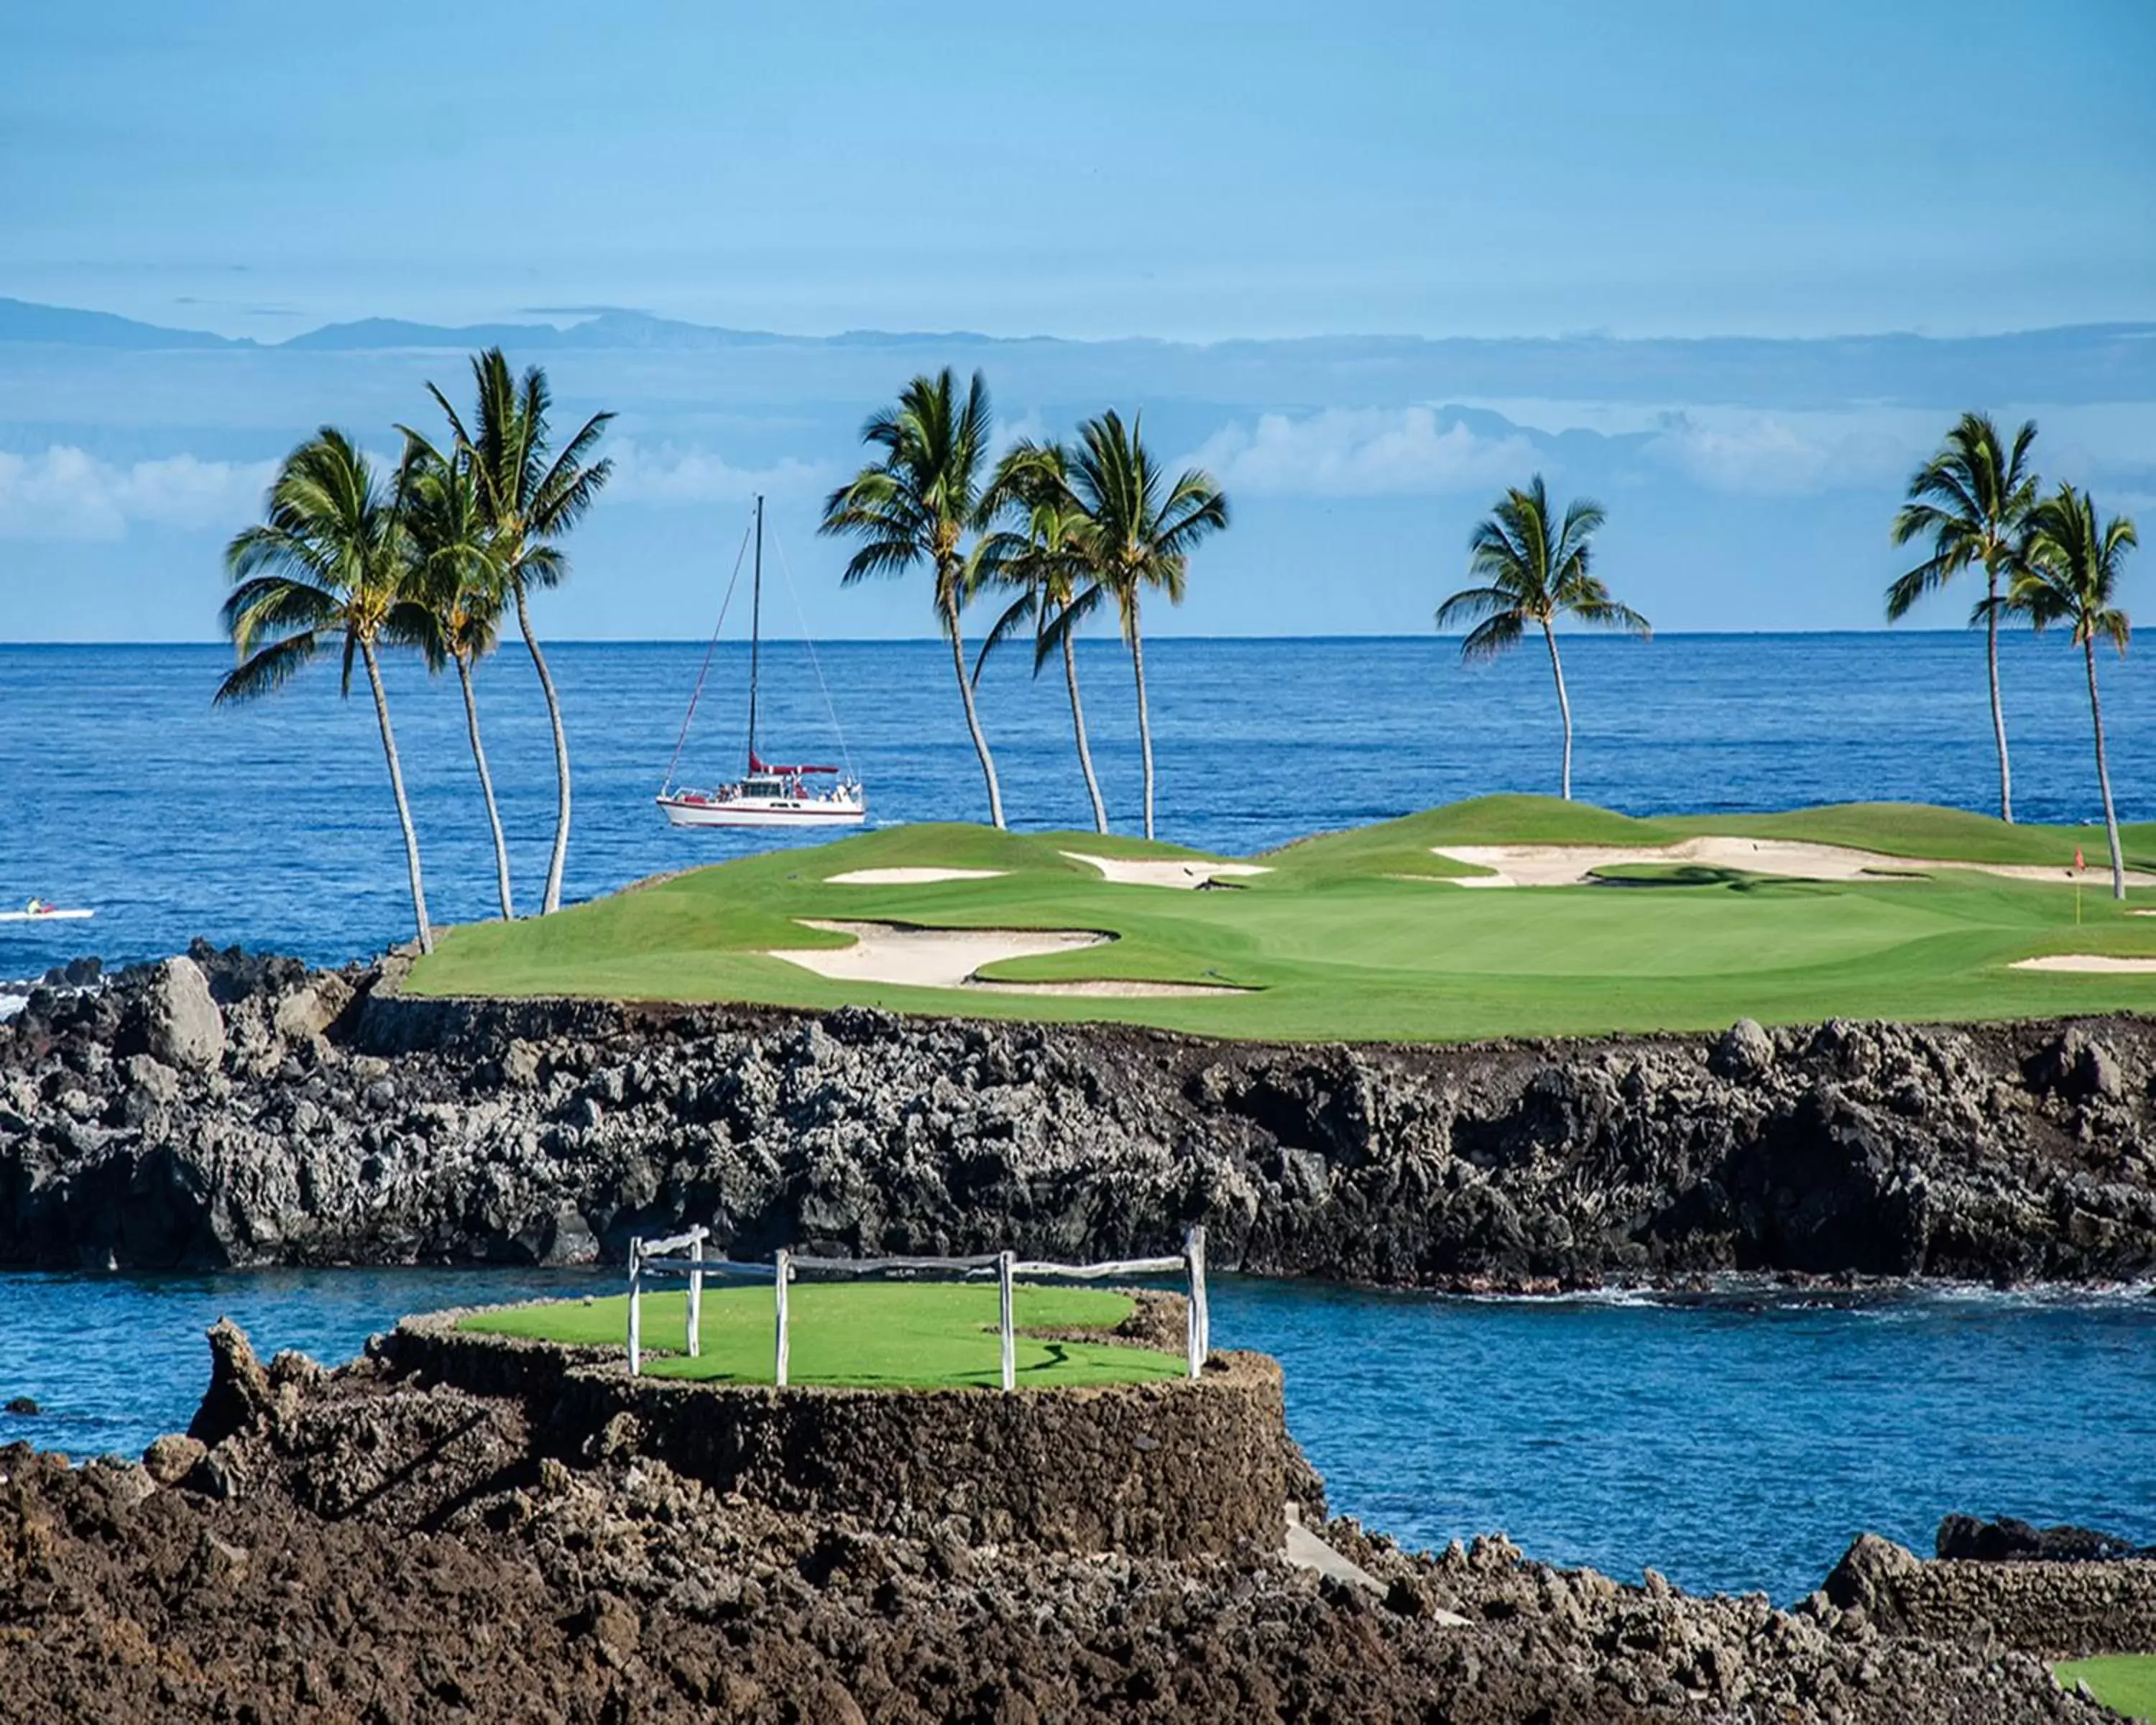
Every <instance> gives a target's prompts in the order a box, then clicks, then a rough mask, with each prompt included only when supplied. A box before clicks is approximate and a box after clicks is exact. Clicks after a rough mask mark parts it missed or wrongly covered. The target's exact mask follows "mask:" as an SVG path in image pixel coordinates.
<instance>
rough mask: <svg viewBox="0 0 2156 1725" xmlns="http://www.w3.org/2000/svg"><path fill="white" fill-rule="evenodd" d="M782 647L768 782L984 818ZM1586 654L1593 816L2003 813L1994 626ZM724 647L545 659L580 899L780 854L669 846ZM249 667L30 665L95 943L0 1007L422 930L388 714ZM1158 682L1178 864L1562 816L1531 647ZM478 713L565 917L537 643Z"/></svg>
mask: <svg viewBox="0 0 2156 1725" xmlns="http://www.w3.org/2000/svg"><path fill="white" fill-rule="evenodd" d="M764 651H765V654H766V660H765V675H764V679H763V701H762V718H761V730H760V736H761V737H762V747H763V752H764V753H765V754H766V755H767V757H773V758H782V759H804V758H805V759H815V760H825V759H828V760H829V761H831V762H834V763H835V764H841V765H850V766H851V767H852V768H854V769H855V771H857V772H858V773H860V775H861V776H862V777H863V778H864V779H865V781H866V783H867V786H868V791H869V808H870V820H871V822H872V823H875V824H888V823H892V822H901V821H924V820H949V819H984V818H985V799H984V797H983V791H982V787H981V778H980V773H979V770H978V767H977V765H976V763H975V762H974V759H973V750H972V747H971V746H970V744H969V743H968V740H967V737H966V732H965V727H964V725H963V722H962V717H961V714H960V710H959V706H958V701H957V694H956V691H955V690H954V688H953V686H952V675H951V665H950V656H949V652H948V649H947V648H945V647H944V646H943V645H942V644H941V643H940V642H936V641H897V642H837V643H833V644H828V645H825V646H824V647H822V648H820V649H814V650H813V651H812V649H807V648H805V647H804V646H803V645H802V644H798V643H793V642H776V643H767V644H766V645H765V649H764ZM1563 651H1564V653H1565V655H1566V675H1567V679H1568V683H1569V685H1570V686H1571V691H1572V698H1573V710H1574V714H1575V718H1576V722H1577V726H1578V736H1577V742H1576V744H1575V757H1574V769H1573V777H1574V783H1573V788H1574V792H1575V793H1576V794H1577V795H1578V796H1579V797H1581V798H1584V799H1586V800H1589V801H1592V802H1595V803H1603V804H1604V805H1606V806H1608V807H1610V808H1614V809H1622V810H1625V812H1627V813H1630V814H1655V813H1658V812H1661V813H1670V812H1702V811H1705V812H1711V811H1713V810H1716V809H1785V808H1790V807H1794V806H1798V805H1801V804H1804V803H1826V802H1840V801H1860V800H1875V799H1906V800H1911V801H1922V802H1933V803H1951V804H1956V805H1958V806H1961V807H1963V808H1969V809H1979V810H1989V809H1993V808H1994V806H1995V798H1996V778H1995V768H1994V757H1993V754H1992V746H1991V733H1990V722H1989V713H1988V711H1987V706H1986V701H1985V697H1984V667H1983V642H1982V638H1981V637H1980V636H1979V634H1976V633H1974V632H1969V633H1951V634H1949V633H1928V634H1918V633H1912V634H1899V633H1893V634H1888V633H1876V634H1790V635H1671V636H1665V637H1661V638H1659V639H1655V641H1653V642H1651V643H1647V644H1640V643H1635V642H1630V641H1625V640H1615V639H1603V638H1574V639H1567V640H1565V641H1564V643H1563ZM704 652H705V648H704V644H702V643H700V642H667V643H654V644H599V643H585V642H565V643H561V644H557V645H555V646H553V647H552V648H551V649H550V657H551V662H552V665H553V667H554V670H555V674H556V676H557V680H558V681H559V684H560V685H561V690H562V701H563V706H564V708H565V710H566V714H567V730H568V736H569V744H570V749H571V752H572V761H573V763H574V768H575V779H574V783H575V794H576V811H575V826H574V833H573V837H572V844H571V849H570V853H569V867H568V875H567V896H568V898H570V899H571V900H575V899H581V898H588V897H591V896H596V895H598V894H601V893H604V892H608V891H612V890H613V889H614V888H616V887H619V886H622V885H624V883H626V882H629V881H631V880H638V879H640V878H642V877H644V876H645V875H653V874H657V873H660V872H662V871H665V870H673V869H678V868H681V867H684V866H687V865H691V864H695V863H698V862H703V861H709V860H719V859H721V858H724V857H727V856H731V855H740V854H741V853H742V850H744V849H745V848H747V846H749V845H767V844H770V843H773V842H774V840H773V838H772V837H771V836H770V835H756V836H754V837H751V838H743V837H742V836H740V835H738V834H726V833H723V832H709V831H706V832H686V833H685V832H677V831H675V830H673V829H670V828H669V827H667V825H666V824H665V821H664V819H662V818H661V816H660V814H659V812H658V810H657V809H655V808H654V807H653V804H652V801H651V799H652V797H653V795H654V793H656V792H657V791H658V790H659V788H660V784H661V783H662V782H663V780H664V778H665V774H666V771H667V767H668V763H669V760H670V757H672V755H673V753H674V751H675V746H676V743H677V741H680V731H681V726H682V721H683V716H684V713H685V710H686V707H687V705H688V702H689V699H690V692H691V691H692V690H693V689H694V688H695V687H696V681H697V674H698V667H699V665H700V663H701V660H702V659H703V656H704ZM2003 658H2004V669H2003V680H2004V683H2005V695H2006V701H2007V703H2008V706H2007V711H2008V717H2009V722H2010V726H2011V732H2012V737H2013V741H2014V747H2015V791H2016V801H2017V806H2018V809H2019V812H2020V814H2021V816H2022V817H2023V819H2041V820H2051V821H2069V822H2077V821H2092V820H2100V819H2101V814H2102V810H2101V805H2100V803H2099V802H2098V800H2097V788H2096V775H2095V770H2094V766H2093V762H2092V752H2091V748H2090V742H2089V723H2088V707H2087V694H2086V690H2085V687H2084V685H2083V682H2082V669H2081V662H2080V656H2079V655H2078V654H2077V653H2076V651H2075V650H2074V649H2072V648H2071V646H2070V645H2068V644H2066V642H2065V641H2064V640H2063V639H2035V638H2032V637H2030V636H2027V635H2025V634H2014V635H2011V636H2010V637H2008V638H2007V639H2006V641H2005V652H2004V655H2003ZM228 662H229V660H228V654H227V652H226V651H225V650H224V649H220V648H217V647H213V646H201V647H193V646H139V647H126V646H122V647H88V646H85V647H22V646H0V809H4V811H5V813H4V819H0V904H13V903H19V902H21V901H23V900H26V899H28V898H30V897H31V896H38V897H42V898H44V899H48V900H52V901H59V902H63V903H66V904H70V905H80V906H87V907H90V908H92V909H94V910H95V911H96V912H97V916H96V918H95V921H94V922H90V923H86V924H85V923H55V924H44V925H38V926H26V925H23V924H0V978H10V977H12V978H21V977H24V976H29V975H34V974H36V973H38V972H41V971H42V970H44V968H46V967H47V966H49V965H51V964H54V963H58V962H60V961H61V960H64V959H66V958H68V957H73V956H74V955H76V954H78V953H83V952H95V953H98V954H100V956H102V957H105V959H106V960H107V961H108V962H121V961H128V960H135V959H141V958H146V957H156V956H159V955H162V954H164V953H167V952H174V951H177V950H179V949H180V948H182V947H184V946H185V945H186V944H187V942H188V940H189V939H191V938H193V937H195V936H198V935H200V936H204V937H208V938H209V939H211V940H213V941H214V942H218V944H220V945H227V944H230V943H233V942H239V943H242V944H244V945H246V946H248V947H273V948H276V949H279V950H282V951H286V952H296V953H298V954H300V955H301V956H303V957H307V958H309V959H311V960H315V961H316V962H321V963H336V962H342V961H344V960H346V959H349V958H353V957H359V956H362V955H364V954H368V953H372V952H378V951H380V950H381V949H382V947H384V946H386V945H387V944H388V943H390V942H393V941H397V940H400V939H405V938H408V937H409V935H410V932H411V915H410V910H409V906H408V900H407V897H406V888H405V883H404V861H403V851H402V848H401V845H400V844H399V841H398V832H397V824H396V818H395V814H394V810H393V805H392V803H391V801H390V797H389V790H388V778H387V775H386V773H384V770H383V767H382V752H381V748H380V746H379V744H378V742H377V738H376V732H375V726H374V719H373V713H372V705H371V703H370V701H368V700H367V692H366V690H365V688H364V686H363V685H361V686H359V687H357V688H356V689H355V691H354V692H353V696H352V699H350V700H348V701H345V700H340V699H339V698H338V693H337V686H336V669H335V667H334V665H331V664H324V665H319V666H317V667H316V668H315V670H314V671H313V672H311V673H310V674H309V675H305V676H304V677H302V678H301V679H300V680H299V681H297V682H296V683H295V684H294V685H291V686H290V687H289V688H287V689H286V690H285V691H281V692H280V693H279V694H278V695H276V696H273V697H271V698H270V699H269V700H267V701H263V702H260V703H259V704H257V705H255V706H251V707H244V708H236V709H213V708H212V706H211V705H210V696H211V693H212V691H213V690H214V689H215V687H216V686H217V683H218V679H219V677H220V676H221V675H223V671H224V670H225V669H226V667H227V666H228ZM1147 671H1148V674H1149V678H1150V685H1151V697H1152V714H1153V727H1154V747H1155V753H1156V756H1157V757H1158V768H1159V793H1158V794H1159V833H1160V836H1161V837H1163V838H1164V839H1174V840H1178V841H1179V842H1182V843H1184V844H1188V845H1198V846H1201V847H1204V848H1207V849H1211V850H1221V851H1227V852H1233V853H1247V852H1250V851H1255V850H1261V849H1263V848H1265V847H1266V846H1269V845H1277V844H1280V843H1281V842H1283V841H1285V840H1286V839H1293V838H1296V837H1298V836H1300V835H1301V834H1305V833H1309V832H1312V831H1318V830H1322V829H1330V828H1336V827H1342V826H1347V825H1352V824H1357V823H1360V822H1365V821H1371V820H1377V819H1383V818H1385V817H1388V816H1391V815H1397V814H1406V813H1408V812H1409V811H1411V810H1414V809H1423V808H1427V807H1429V806H1430V805H1431V804H1433V803H1443V802H1448V801H1450V800H1452V799H1454V798H1460V797H1468V796H1473V795H1476V794H1479V793H1484V792H1490V791H1541V792H1548V793H1554V792H1555V790H1556V788H1557V783H1558V747H1559V733H1558V719H1557V712H1556V706H1555V702H1554V699H1553V695H1552V692H1551V687H1550V679H1549V667H1548V661H1547V659H1546V658H1545V657H1544V656H1543V655H1542V654H1541V652H1540V650H1539V649H1534V650H1522V652H1520V653H1518V654H1516V655H1513V656H1512V658H1510V659H1508V660H1504V661H1502V662H1501V663H1499V664H1497V665H1491V666H1487V667H1476V668H1470V667H1466V666H1463V665H1461V664H1460V660H1459V654H1458V650H1457V647H1456V645H1455V644H1454V643H1451V642H1448V641H1444V640H1440V639H1436V638H1435V637H1430V638H1417V639H1327V640H1278V639H1249V640H1240V639H1238V640H1200V639H1174V638H1163V639H1160V640H1158V641H1154V642H1151V643H1148V644H1147ZM2102 676H2103V678H2104V680H2105V684H2104V700H2105V712H2106V719H2107V725H2108V726H2109V732H2110V738H2111V752H2112V772H2113V774H2114V776H2115V782H2116V790H2117V799H2118V804H2119V813H2120V815H2121V818H2122V819H2129V820H2131V819H2150V818H2152V817H2156V747H2152V741H2156V677H2152V676H2151V675H2149V673H2148V670H2147V668H2146V665H2145V661H2144V660H2143V659H2141V658H2138V657H2133V656H2129V657H2128V658H2127V659H2125V660H2117V659H2115V658H2112V657H2110V656H2108V655H2107V657H2106V658H2105V659H2104V660H2103V662H2102ZM1081 680H1082V683H1083V687H1084V690H1085V693H1086V712H1087V717H1088V720H1089V721H1090V726H1091V733H1092V737H1093V743H1094V753H1095V759H1096V762H1097V764H1098V767H1099V770H1100V773H1101V779H1102V782H1103V787H1104V789H1105V791H1106V797H1107V800H1108V803H1109V808H1110V812H1111V817H1112V818H1113V819H1114V821H1115V824H1116V826H1117V828H1118V829H1120V830H1122V831H1126V832H1129V831H1134V830H1136V829H1137V825H1138V814H1139V797H1140V792H1139V771H1138V761H1137V741H1136V726H1135V709H1134V703H1133V701H1132V693H1131V683H1130V675H1129V670H1128V660H1127V659H1126V658H1125V656H1124V655H1122V652H1121V650H1120V649H1119V648H1118V647H1117V646H1116V644H1115V643H1114V642H1113V641H1111V640H1089V641H1087V642H1086V643H1085V644H1084V647H1083V649H1082V652H1081ZM388 681H389V685H390V701H391V712H392V716H393V721H394V723H395V725H396V727H397V735H398V744H399V747H400V750H401V752H402V755H403V766H404V772H405V775H406V778H407V782H408V784H409V787H410V789H411V795H412V800H413V808H414V811H415V814H416V819H417V824H418V829H419V834H420V839H421V843H422V846H423V856H424V861H425V865H426V872H427V882H428V888H429V896H430V899H431V903H432V908H433V911H434V918H435V920H436V921H437V922H458V921H463V920H467V919H470V918H473V917H477V916H490V915H492V914H494V911H495V893H494V868H493V861H492V855H491V848H490V841H489V839H488V835H487V831H486V825H485V819H484V816H483V814H482V812H481V809H480V802H479V797H478V792H477V788H476V786H475V781H474V775H473V772H472V768H471V763H470V756H469V754H468V753H467V752H466V749H465V737H464V716H463V710H462V706H461V704H460V703H459V700H458V697H457V691H456V685H455V682H454V678H444V679H441V680H437V681H434V682H433V683H431V684H430V683H429V680H428V679H427V677H426V676H425V675H424V673H423V670H422V669H421V668H420V667H419V666H418V665H417V664H415V663H413V662H412V661H411V660H398V661H394V662H393V664H392V665H391V669H390V674H389V678H388ZM746 685H747V648H746V646H745V645H743V644H740V643H737V642H731V641H729V642H725V643H721V644H720V646H719V648H718V649H717V651H716V654H715V655H714V656H713V660H712V664H711V675H710V677H709V679H708V680H707V682H706V686H705V689H704V692H703V696H702V699H701V703H700V705H699V708H698V711H697V715H696V724H695V726H693V728H692V729H691V730H690V733H689V735H688V737H687V738H686V742H685V746H684V747H683V749H682V756H681V766H680V778H682V779H684V780H685V781H687V782H689V783H696V782H699V781H702V782H710V781H712V780H715V779H718V778H726V777H731V776H732V775H733V774H734V773H737V772H738V771H739V770H740V768H741V765H742V752H743V747H744V742H745V722H746V701H747V696H746ZM826 688H828V691H829V706H828V708H827V706H826V704H825V701H824V694H823V691H824V689H826ZM480 702H481V721H482V723H483V725H484V726H485V738H486V743H487V748H488V753H489V757H490V761H491V763H492V766H493V768H494V776H495V783H496V785H497V787H498V789H499V791H500V797H501V802H502V814H503V819H504V821H505V824H506V827H507V830H508V832H509V834H510V840H511V846H512V848H513V851H514V865H515V869H516V887H517V891H518V894H519V900H520V904H521V906H525V907H527V908H529V907H536V902H537V899H538V894H539V890H540V886H541V884H542V878H543V875H544V871H545V867H546V859H547V846H548V844H549V841H550V839H551V838H552V830H553V811H554V781H553V767H552V757H551V753H550V745H549V742H548V737H547V727H546V721H545V713H544V710H543V708H542V706H541V704H540V701H539V696H538V692H537V689H536V682H535V680H534V678H533V675H532V673H531V665H530V662H529V660H527V659H526V657H525V655H524V653H523V650H522V649H521V646H519V645H518V644H516V642H514V641H513V640H512V641H511V642H509V643H507V644H505V646H504V647H503V649H502V650H501V652H500V655H499V656H498V657H497V658H495V660H491V661H490V662H489V663H488V664H487V665H485V667H484V668H483V670H481V672H480ZM981 706H982V713H983V722H984V724H985V726H986V727H987V729H988V734H989V738H990V741H991V743H992V745H993V748H994V750H995V752H996V757H997V761H998V766H999V767H1000V768H1001V771H1002V774H1003V778H1004V799H1005V803H1006V806H1007V809H1008V810H1009V816H1010V819H1011V821H1012V824H1014V825H1015V826H1018V827H1021V828H1036V829H1039V828H1055V827H1084V826H1086V825H1087V824H1090V816H1089V814H1088V811H1087V808H1086V800H1085V793H1084V790H1083V787H1082V785H1081V781H1080V778H1079V776H1078V770H1077V766H1076V763H1075V756H1074V752H1073V749H1072V747H1071V743H1070V714H1069V710H1068V707H1067V706H1066V705H1065V701H1064V698H1063V689H1062V682H1061V679H1060V675H1057V674H1056V672H1055V670H1054V668H1052V667H1051V669H1050V671H1049V672H1048V674H1046V675H1043V676H1042V677H1041V678H1040V679H1039V680H1038V681H1035V680H1033V679H1032V677H1031V675H1030V667H1029V665H1028V664H1027V663H1026V662H1025V659H1024V655H1023V654H1019V655H1014V656H1013V657H1011V658H1009V659H1007V660H1001V661H1000V662H997V661H992V662H991V664H990V665H989V667H988V673H987V675H985V676H984V677H983V681H982V689H981ZM776 842H785V841H783V840H779V841H776ZM2099 848H2100V847H2099ZM2060 860H2061V862H2062V863H2063V862H2066V861H2067V860H2070V859H2068V858H2066V857H2061V859H2060Z"/></svg>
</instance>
